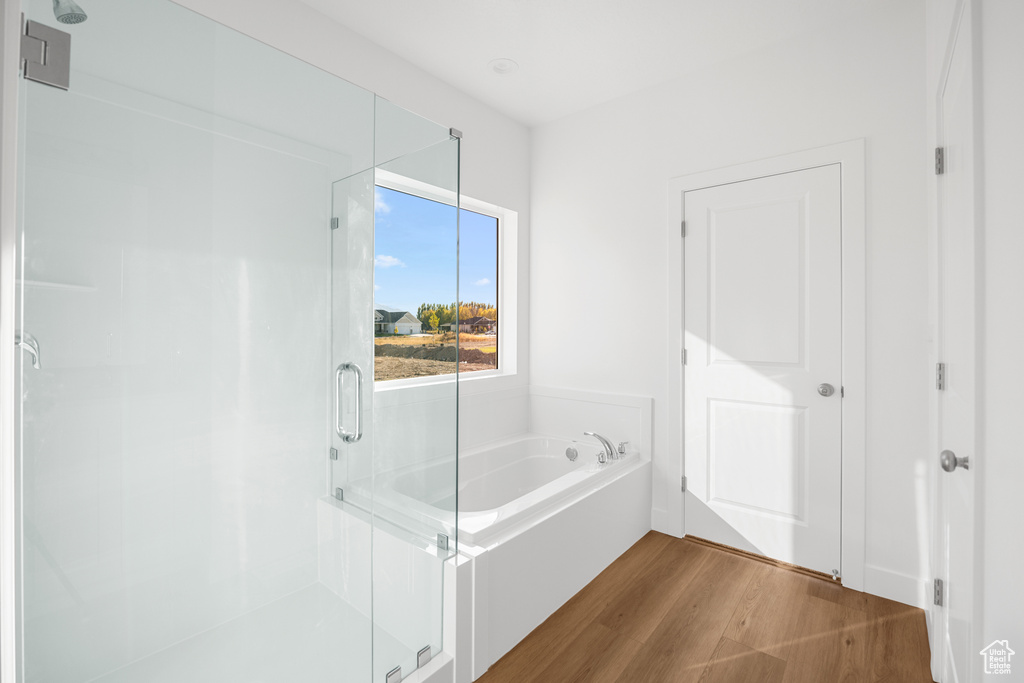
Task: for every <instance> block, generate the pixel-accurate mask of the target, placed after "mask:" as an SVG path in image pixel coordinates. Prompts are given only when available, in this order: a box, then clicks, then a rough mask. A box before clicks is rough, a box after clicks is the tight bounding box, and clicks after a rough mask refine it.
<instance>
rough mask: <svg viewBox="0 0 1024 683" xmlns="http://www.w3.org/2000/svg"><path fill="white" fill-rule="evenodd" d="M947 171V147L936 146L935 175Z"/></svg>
mask: <svg viewBox="0 0 1024 683" xmlns="http://www.w3.org/2000/svg"><path fill="white" fill-rule="evenodd" d="M945 172H946V148H945V147H936V148H935V175H942V174H943V173H945Z"/></svg>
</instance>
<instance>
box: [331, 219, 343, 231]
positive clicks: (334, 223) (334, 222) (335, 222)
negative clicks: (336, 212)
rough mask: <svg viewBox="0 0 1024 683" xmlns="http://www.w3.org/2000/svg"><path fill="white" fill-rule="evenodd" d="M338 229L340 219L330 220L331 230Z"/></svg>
mask: <svg viewBox="0 0 1024 683" xmlns="http://www.w3.org/2000/svg"><path fill="white" fill-rule="evenodd" d="M340 227H341V219H340V218H332V219H331V230H337V229H338V228H340Z"/></svg>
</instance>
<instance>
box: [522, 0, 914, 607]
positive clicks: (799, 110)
mask: <svg viewBox="0 0 1024 683" xmlns="http://www.w3.org/2000/svg"><path fill="white" fill-rule="evenodd" d="M924 117H925V100H924V12H923V2H922V1H920V0H914V1H909V2H900V3H889V2H872V3H869V4H867V5H866V6H865V8H864V11H863V12H862V13H861V15H860V17H859V18H855V19H851V20H849V21H847V22H844V23H843V24H842V25H836V26H833V27H832V28H831V29H829V30H823V31H821V32H819V33H816V34H814V35H805V36H803V37H801V38H797V39H794V40H790V41H787V42H786V43H785V44H784V45H778V46H776V47H773V48H769V49H765V50H762V51H759V52H757V53H755V54H752V55H750V56H748V57H744V58H740V59H737V60H734V61H731V62H728V63H724V64H721V65H719V66H717V67H715V68H712V69H708V70H704V71H701V72H699V73H694V74H692V75H690V76H687V77H684V78H682V79H679V80H677V81H674V82H671V83H668V84H665V85H662V86H658V87H654V88H651V89H648V90H644V91H641V92H639V93H636V94H633V95H629V96H626V97H623V98H621V99H618V100H615V101H612V102H609V103H607V104H604V105H601V106H598V107H595V108H593V109H591V110H588V111H586V112H583V113H581V114H578V115H574V116H571V117H568V118H566V119H563V120H561V121H557V122H554V123H551V124H547V125H544V126H541V127H539V128H538V129H536V130H535V131H534V141H533V166H532V168H533V176H532V187H533V192H532V199H533V205H532V213H533V217H534V229H533V235H532V245H531V253H530V260H531V278H532V280H531V293H532V301H531V327H532V328H533V329H534V330H544V331H546V333H545V334H537V335H535V336H534V337H533V338H532V339H531V362H532V366H531V379H532V382H533V383H534V384H539V385H545V386H560V387H570V388H580V389H591V390H597V391H607V392H613V393H627V394H640V395H650V396H654V397H655V420H654V422H655V426H656V428H655V443H654V464H655V475H654V476H655V483H654V520H655V523H656V528H657V527H658V526H660V525H662V524H663V520H664V519H665V515H666V514H667V513H666V510H667V508H668V503H667V500H668V496H669V495H672V494H673V492H674V491H675V490H676V489H677V488H678V482H676V481H674V480H673V481H668V480H667V478H666V476H665V471H666V468H665V463H666V462H668V461H669V459H670V458H678V457H680V455H679V445H678V444H675V443H672V442H671V441H670V437H669V435H670V434H671V433H672V430H671V428H670V427H671V425H672V424H674V423H675V421H677V420H679V416H674V415H668V414H667V412H666V409H665V406H666V399H667V396H666V391H667V390H666V377H665V375H666V367H665V364H666V359H667V356H668V349H667V348H666V337H667V333H668V331H667V328H666V319H667V314H666V312H665V308H666V302H667V294H666V291H665V289H666V282H667V266H666V257H665V246H664V245H665V243H666V232H667V230H668V229H669V228H668V226H667V225H666V209H665V207H666V200H665V197H666V184H667V181H668V180H669V179H670V178H673V177H676V176H680V175H685V174H688V173H695V172H699V171H704V170H708V169H713V168H719V167H723V166H729V165H733V164H739V163H743V162H746V161H750V160H755V159H761V158H766V157H772V156H776V155H781V154H786V153H790V152H794V151H797V150H803V149H809V148H814V147H820V146H825V145H829V144H833V143H836V142H841V141H845V140H850V139H855V138H865V139H866V144H867V263H868V265H867V308H868V310H867V321H868V322H867V327H868V329H867V340H868V341H867V364H868V366H867V382H868V397H867V404H868V415H867V421H868V427H867V429H868V433H867V458H868V461H867V478H868V501H867V508H868V517H867V529H866V534H867V548H866V553H867V564H868V568H867V573H866V582H867V588H868V590H871V591H874V592H878V593H880V594H883V595H887V596H889V597H893V598H896V599H899V600H904V601H907V602H918V601H919V595H920V589H921V583H920V582H921V579H922V578H923V577H924V575H925V572H926V565H927V550H926V548H925V547H924V543H925V540H926V534H927V528H928V526H927V520H926V519H921V518H920V515H919V513H918V510H919V509H926V507H927V506H925V505H921V506H919V505H918V504H917V502H918V501H917V500H916V496H918V495H919V494H918V493H917V492H918V491H921V492H922V493H921V494H920V495H923V491H924V490H925V489H924V487H923V486H918V483H919V477H922V476H923V474H918V468H919V466H920V464H921V463H922V462H923V460H924V458H925V456H926V452H925V451H926V448H925V444H926V434H927V389H928V381H927V378H928V366H927V359H926V350H927V345H926V338H927V300H928V299H927V289H926V286H927V272H928V271H927V230H926V210H925V182H926V181H925V178H926V176H925V173H926V171H927V168H928V167H927V161H928V159H927V148H926V136H925V130H924ZM556 293H557V295H556ZM570 315H571V318H572V319H573V320H583V321H589V323H590V324H588V325H587V326H586V329H584V327H583V326H580V328H579V329H574V330H571V334H572V342H571V344H570V345H569V347H568V348H569V350H566V347H565V336H564V335H560V334H556V333H554V332H552V331H554V330H559V329H564V324H565V320H566V317H567V316H570Z"/></svg>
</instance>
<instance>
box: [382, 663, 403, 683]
mask: <svg viewBox="0 0 1024 683" xmlns="http://www.w3.org/2000/svg"><path fill="white" fill-rule="evenodd" d="M401 680H402V667H400V666H396V667H395V668H394V669H392V670H391V671H389V672H388V673H387V676H385V677H384V683H400V682H401Z"/></svg>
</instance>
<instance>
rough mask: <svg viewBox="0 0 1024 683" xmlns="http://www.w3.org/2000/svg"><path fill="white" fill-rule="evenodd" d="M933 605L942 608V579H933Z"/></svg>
mask: <svg viewBox="0 0 1024 683" xmlns="http://www.w3.org/2000/svg"><path fill="white" fill-rule="evenodd" d="M934 603H935V604H936V605H937V606H938V607H942V579H935V597H934Z"/></svg>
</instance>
